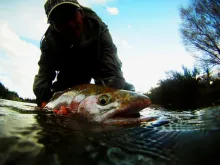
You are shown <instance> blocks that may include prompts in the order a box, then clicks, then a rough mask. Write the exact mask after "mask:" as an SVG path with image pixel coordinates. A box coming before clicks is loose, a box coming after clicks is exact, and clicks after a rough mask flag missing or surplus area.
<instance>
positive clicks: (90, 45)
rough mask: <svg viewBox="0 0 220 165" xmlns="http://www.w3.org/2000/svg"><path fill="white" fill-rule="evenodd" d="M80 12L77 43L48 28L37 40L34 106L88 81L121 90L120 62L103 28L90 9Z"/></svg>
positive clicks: (107, 32) (122, 78)
mask: <svg viewBox="0 0 220 165" xmlns="http://www.w3.org/2000/svg"><path fill="white" fill-rule="evenodd" d="M83 12H84V31H83V34H82V36H81V38H80V39H78V41H73V40H71V41H68V40H67V39H64V38H62V36H60V35H59V34H58V33H57V32H56V31H54V30H53V28H52V27H51V26H49V28H48V30H47V31H46V33H45V35H44V37H43V39H42V41H41V46H40V49H41V53H42V54H41V57H40V60H39V62H38V65H39V71H38V74H37V75H36V76H35V79H34V84H33V91H34V93H35V95H36V98H37V103H38V104H40V103H41V102H42V101H48V100H49V99H50V98H51V96H52V94H53V92H56V91H61V90H65V89H67V88H70V87H72V86H74V85H78V84H83V83H90V81H91V79H92V78H93V79H94V80H95V83H96V84H102V85H106V86H109V87H113V88H118V89H124V88H125V84H126V82H125V79H124V77H123V73H122V71H121V67H122V63H121V61H120V60H119V58H118V56H117V48H116V46H115V45H114V43H113V41H112V38H111V35H110V33H109V30H108V27H107V25H106V24H105V23H104V22H103V21H102V20H101V19H100V17H99V16H97V14H96V13H95V12H94V11H92V10H91V9H89V8H85V7H83ZM56 76H57V77H56ZM55 78H56V79H55Z"/></svg>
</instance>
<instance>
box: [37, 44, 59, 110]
mask: <svg viewBox="0 0 220 165" xmlns="http://www.w3.org/2000/svg"><path fill="white" fill-rule="evenodd" d="M45 44H46V43H45V41H43V42H42V43H41V56H40V60H39V62H38V65H39V71H38V73H37V75H36V76H35V78H34V84H33V91H34V94H35V95H36V103H37V105H38V106H41V104H42V103H43V102H47V101H48V100H49V99H50V98H51V97H52V92H51V86H52V81H53V80H54V79H55V76H56V72H55V70H53V69H52V65H51V62H50V60H49V57H48V53H49V51H48V48H47V47H46V46H45Z"/></svg>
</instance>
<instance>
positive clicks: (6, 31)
mask: <svg viewBox="0 0 220 165" xmlns="http://www.w3.org/2000/svg"><path fill="white" fill-rule="evenodd" d="M78 1H79V3H81V4H82V5H84V6H87V7H90V8H92V9H93V10H94V11H95V12H96V13H97V14H98V15H99V16H100V17H101V19H102V21H103V22H105V23H106V24H107V25H108V28H109V31H110V34H111V36H112V38H113V41H114V43H115V45H116V47H117V49H118V56H119V58H120V59H121V61H122V63H123V65H122V71H123V73H124V77H125V79H126V81H128V82H130V83H132V84H133V85H134V86H135V88H136V91H137V92H147V91H149V90H150V89H151V88H152V87H155V86H156V85H157V84H158V82H159V80H160V79H164V78H165V77H166V74H165V73H166V72H167V71H169V70H176V71H181V68H182V65H184V66H186V67H188V68H192V67H193V66H194V63H195V61H194V58H193V57H192V55H191V54H190V53H189V52H187V51H186V49H185V47H184V45H183V42H182V39H181V36H180V24H181V19H180V12H179V7H180V5H183V6H187V5H188V4H189V3H190V0H178V1H176V0H157V1H153V0H78ZM45 2H46V0H28V1H27V0H7V1H4V0H0V82H2V83H3V84H4V85H5V86H6V87H7V88H8V89H9V90H11V91H15V92H17V93H18V95H19V96H21V97H23V98H33V99H34V98H35V95H34V93H33V88H32V86H33V81H34V76H35V75H36V74H37V72H38V64H37V63H38V61H39V58H40V54H41V52H40V48H39V45H40V40H41V38H42V36H43V35H44V33H45V31H46V29H47V27H48V24H47V22H46V14H45V11H44V3H45Z"/></svg>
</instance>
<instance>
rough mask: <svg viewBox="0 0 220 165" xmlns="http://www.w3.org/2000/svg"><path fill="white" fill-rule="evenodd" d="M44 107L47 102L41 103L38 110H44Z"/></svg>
mask: <svg viewBox="0 0 220 165" xmlns="http://www.w3.org/2000/svg"><path fill="white" fill-rule="evenodd" d="M46 105H47V102H46V101H44V102H42V103H41V106H40V108H41V109H43V108H44V107H45V106H46Z"/></svg>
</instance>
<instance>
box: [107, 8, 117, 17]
mask: <svg viewBox="0 0 220 165" xmlns="http://www.w3.org/2000/svg"><path fill="white" fill-rule="evenodd" d="M106 10H107V11H108V12H109V13H110V14H112V15H118V13H119V10H118V9H117V8H116V7H107V8H106Z"/></svg>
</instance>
